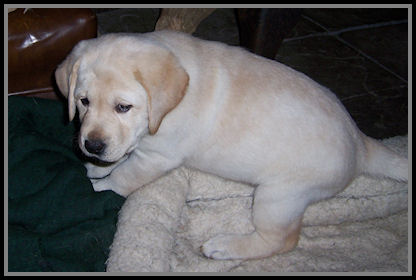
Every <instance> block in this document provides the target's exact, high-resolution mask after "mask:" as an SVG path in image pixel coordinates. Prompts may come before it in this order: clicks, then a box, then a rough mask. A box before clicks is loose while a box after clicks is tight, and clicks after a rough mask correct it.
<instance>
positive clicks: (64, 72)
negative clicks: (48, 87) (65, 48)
mask: <svg viewBox="0 0 416 280" xmlns="http://www.w3.org/2000/svg"><path fill="white" fill-rule="evenodd" d="M80 63H81V60H80V59H78V60H77V61H75V62H74V59H73V58H72V57H71V56H70V57H68V58H66V59H65V60H64V62H62V63H61V64H60V65H59V66H58V68H57V69H56V71H55V80H56V84H57V85H58V87H59V90H60V91H61V93H62V94H63V95H64V96H65V97H66V98H67V99H68V113H69V120H70V121H72V120H73V119H74V116H75V111H76V106H75V105H76V104H75V98H74V92H75V87H76V83H77V78H78V69H79V65H80Z"/></svg>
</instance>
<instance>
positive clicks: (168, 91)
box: [134, 51, 189, 135]
mask: <svg viewBox="0 0 416 280" xmlns="http://www.w3.org/2000/svg"><path fill="white" fill-rule="evenodd" d="M137 59H138V60H137V61H138V63H139V67H138V69H137V70H136V71H135V72H134V76H135V78H136V79H137V80H138V81H139V82H140V84H141V85H142V86H143V87H144V89H145V90H146V92H147V95H148V114H149V132H150V134H151V135H153V134H155V133H156V132H157V130H158V129H159V126H160V123H161V122H162V120H163V118H164V117H165V116H166V114H168V113H169V112H170V111H171V110H172V109H174V108H175V107H176V106H177V105H178V104H179V102H180V101H181V100H182V98H183V96H184V95H185V92H186V89H187V87H188V82H189V76H188V73H186V71H185V69H183V67H182V66H181V65H180V64H179V61H178V60H177V58H176V57H175V56H174V55H173V54H172V53H170V52H168V51H166V52H165V51H160V52H159V51H158V52H156V53H153V54H152V55H150V54H141V55H138V57H137Z"/></svg>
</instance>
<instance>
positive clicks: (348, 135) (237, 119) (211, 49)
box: [56, 31, 408, 259]
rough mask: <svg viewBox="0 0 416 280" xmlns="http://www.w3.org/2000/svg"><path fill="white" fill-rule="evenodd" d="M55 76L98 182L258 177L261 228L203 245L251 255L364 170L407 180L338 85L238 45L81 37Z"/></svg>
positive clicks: (220, 255)
mask: <svg viewBox="0 0 416 280" xmlns="http://www.w3.org/2000/svg"><path fill="white" fill-rule="evenodd" d="M56 81H57V84H58V86H59V88H60V90H61V92H62V93H63V94H64V95H65V96H66V97H67V98H68V103H69V115H70V119H71V120H72V119H73V118H74V116H75V112H76V108H78V111H79V117H80V120H81V122H82V126H81V131H80V135H79V146H80V148H81V150H82V151H83V152H84V153H85V154H86V155H87V156H90V157H95V158H98V159H99V160H101V161H102V162H105V164H100V165H94V164H92V163H89V164H87V165H86V167H87V170H88V176H89V177H90V178H91V181H92V183H93V186H94V189H95V190H96V191H103V190H113V191H114V192H116V193H118V194H120V195H122V196H128V195H129V194H130V193H131V192H133V191H134V190H136V189H138V188H139V187H141V186H142V185H144V184H146V183H149V182H151V181H152V180H155V179H156V178H158V177H159V176H161V175H163V174H165V173H166V172H167V171H169V170H171V169H173V168H176V167H178V166H180V165H185V166H188V167H191V168H196V169H199V170H202V171H206V172H210V173H213V174H217V175H219V176H222V177H225V178H229V179H233V180H238V181H243V182H247V183H250V184H253V185H255V186H256V191H255V197H254V204H253V223H254V226H255V231H254V232H252V233H251V234H248V235H221V236H217V237H214V238H213V239H211V240H209V241H207V242H206V243H205V244H204V245H203V246H202V251H203V253H204V254H205V255H206V256H207V257H210V258H214V259H251V258H260V257H266V256H270V255H272V254H275V253H282V252H286V251H288V250H290V249H292V248H293V247H294V246H296V244H297V241H298V237H299V232H300V226H301V222H302V216H303V213H304V211H305V209H306V207H307V206H308V205H309V204H311V203H314V202H316V201H319V200H321V199H325V198H328V197H331V196H333V195H334V194H336V193H338V192H340V191H342V190H343V189H344V188H345V187H346V186H347V185H348V183H349V182H351V180H352V179H353V178H354V177H355V176H357V175H359V174H361V173H368V174H373V175H376V176H387V177H391V178H394V179H397V180H407V178H408V163H407V159H405V158H401V157H399V156H398V155H396V154H395V153H393V152H392V151H390V150H388V149H387V148H385V147H384V146H382V145H381V144H379V143H378V142H377V141H375V140H373V139H371V138H369V137H367V136H365V135H364V134H363V133H362V132H360V130H359V129H358V128H357V127H356V125H355V123H354V121H353V120H352V119H351V117H350V116H349V114H348V113H347V112H346V110H345V108H344V107H343V106H342V104H341V103H340V101H339V100H337V98H336V97H335V95H334V94H333V93H331V92H330V91H329V90H328V89H326V88H324V87H322V86H320V85H319V84H317V83H316V82H314V81H312V80H311V79H310V78H308V77H306V76H305V75H303V74H301V73H299V72H296V71H295V70H293V69H291V68H289V67H287V66H284V65H282V64H280V63H278V62H276V61H272V60H268V59H265V58H262V57H259V56H256V55H254V54H251V53H249V52H247V51H245V50H243V49H241V48H238V47H230V46H227V45H224V44H222V43H218V42H209V41H204V40H200V39H197V38H193V37H191V36H189V35H185V34H181V33H177V32H172V31H160V32H153V33H146V34H109V35H105V36H102V37H100V38H97V39H91V40H86V41H82V42H80V43H79V44H78V45H77V46H76V47H75V48H74V49H73V51H72V53H71V54H70V55H69V56H68V57H67V58H66V60H65V61H64V62H63V63H62V64H61V65H60V66H59V67H58V69H57V71H56Z"/></svg>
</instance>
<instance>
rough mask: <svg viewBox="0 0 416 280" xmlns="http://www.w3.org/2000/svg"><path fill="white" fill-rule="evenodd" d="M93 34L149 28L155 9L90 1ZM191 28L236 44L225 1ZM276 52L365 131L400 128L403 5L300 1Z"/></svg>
mask: <svg viewBox="0 0 416 280" xmlns="http://www.w3.org/2000/svg"><path fill="white" fill-rule="evenodd" d="M94 10H95V12H96V13H97V17H98V25H99V27H98V32H99V34H104V33H110V32H149V31H152V30H153V29H154V26H155V23H156V20H157V18H158V16H159V9H94ZM194 35H195V36H198V37H201V38H204V39H209V40H216V41H222V42H225V43H228V44H231V45H238V44H239V35H238V27H237V23H236V19H235V15H234V10H233V9H217V10H216V11H215V12H214V13H213V14H211V15H210V16H209V17H208V18H206V19H205V20H204V21H203V22H201V24H200V25H199V27H198V29H197V31H196V32H195V34H194ZM276 60H278V61H280V62H282V63H284V64H286V65H289V66H291V67H292V68H294V69H296V70H298V71H301V72H303V73H305V74H307V75H308V76H310V77H311V78H313V79H314V80H316V81H317V82H319V83H321V84H322V85H324V86H326V87H328V88H330V89H331V90H332V91H333V92H334V93H335V94H337V96H338V97H339V98H340V99H341V101H342V102H343V103H344V105H345V107H346V108H347V110H348V111H349V112H350V114H351V115H352V117H353V118H354V119H355V121H356V122H357V125H358V127H359V128H360V129H361V130H362V131H363V132H364V133H366V134H367V135H369V136H372V137H375V138H388V137H392V136H396V135H406V134H407V133H408V85H407V83H408V10H407V9H406V8H397V9H392V8H385V9H378V8H377V9H374V8H373V9H355V8H349V9H318V8H315V9H303V11H302V17H301V19H300V21H299V22H298V23H297V25H296V26H295V27H294V29H293V31H292V33H291V35H289V36H288V37H287V38H286V39H285V40H284V42H283V44H282V45H281V47H280V49H279V51H278V54H277V56H276Z"/></svg>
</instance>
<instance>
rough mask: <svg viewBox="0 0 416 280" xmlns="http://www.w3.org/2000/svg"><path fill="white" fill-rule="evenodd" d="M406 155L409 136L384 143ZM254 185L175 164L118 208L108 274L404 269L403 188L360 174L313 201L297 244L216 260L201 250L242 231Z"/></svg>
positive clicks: (248, 228) (247, 229) (245, 230)
mask: <svg viewBox="0 0 416 280" xmlns="http://www.w3.org/2000/svg"><path fill="white" fill-rule="evenodd" d="M383 142H384V143H385V144H386V145H388V146H389V147H391V148H392V149H393V150H396V151H397V152H399V153H400V154H403V155H407V142H408V140H407V137H394V138H390V139H386V140H384V141H383ZM253 190H254V188H253V187H251V186H248V185H245V184H241V183H237V182H233V181H229V180H224V179H222V178H219V177H216V176H213V175H209V174H205V173H202V172H199V171H195V170H190V169H187V168H184V167H181V168H179V169H176V170H174V171H172V172H170V173H169V174H167V175H166V176H164V177H162V178H160V179H158V180H157V181H155V182H153V183H151V184H149V185H147V186H145V187H143V188H141V189H139V190H137V191H136V192H135V193H133V194H132V195H130V196H129V197H128V198H127V200H126V202H125V204H124V205H123V207H122V209H121V211H120V214H119V221H118V226H117V232H116V234H115V237H114V241H113V244H112V246H111V250H110V255H109V258H108V260H107V271H109V272H149V271H153V272H242V271H246V272H311V271H319V272H327V271H330V272H334V271H347V272H351V271H360V272H362V271H403V272H406V271H408V220H407V212H408V210H407V209H408V185H407V183H399V182H395V181H392V180H389V179H374V178H369V177H365V176H360V177H359V178H357V179H356V180H354V181H353V182H352V183H351V185H350V186H349V187H348V188H346V189H345V190H344V191H343V192H342V193H339V194H338V195H337V196H335V197H334V198H331V199H328V200H326V201H321V202H319V203H317V204H314V205H311V206H310V207H309V208H308V209H307V211H306V213H305V216H304V220H303V228H302V231H301V236H300V240H299V243H298V246H297V247H296V248H295V249H294V250H293V251H291V252H288V253H285V254H281V255H276V256H273V257H269V258H265V259H261V260H249V261H241V260H233V261H219V260H212V259H208V258H206V257H204V256H203V255H202V253H201V252H200V249H199V247H200V246H201V245H202V244H203V243H204V242H205V241H206V240H208V239H209V238H211V237H213V236H215V235H217V234H220V233H248V232H250V231H252V230H253V226H252V224H251V207H252V195H253Z"/></svg>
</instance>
